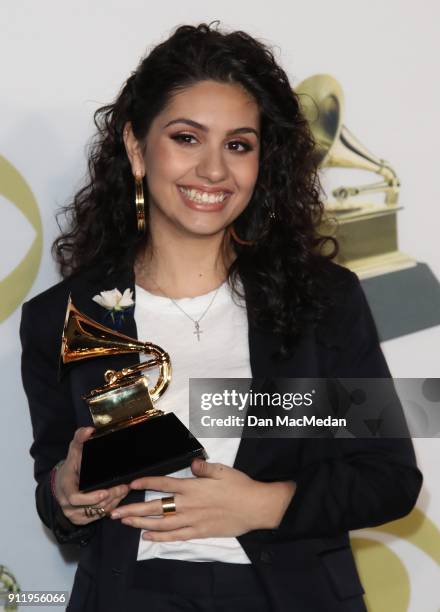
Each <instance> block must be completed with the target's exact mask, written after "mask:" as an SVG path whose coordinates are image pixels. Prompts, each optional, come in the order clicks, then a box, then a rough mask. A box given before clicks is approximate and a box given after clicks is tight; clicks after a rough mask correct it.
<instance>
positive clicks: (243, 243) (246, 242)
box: [229, 225, 257, 246]
mask: <svg viewBox="0 0 440 612" xmlns="http://www.w3.org/2000/svg"><path fill="white" fill-rule="evenodd" d="M229 233H230V235H231V238H232V239H233V240H234V241H235V242H236V243H237V244H240V245H241V246H254V245H255V244H256V243H257V241H256V240H243V239H242V238H239V237H238V236H237V232H236V231H235V229H234V226H233V225H230V226H229Z"/></svg>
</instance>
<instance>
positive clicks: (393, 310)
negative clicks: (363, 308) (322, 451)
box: [295, 74, 440, 341]
mask: <svg viewBox="0 0 440 612" xmlns="http://www.w3.org/2000/svg"><path fill="white" fill-rule="evenodd" d="M295 92H296V94H298V96H299V100H300V104H301V109H302V111H303V113H304V115H305V117H306V119H307V120H308V121H309V123H310V128H311V132H312V135H313V137H314V139H315V154H316V159H317V162H318V165H319V166H320V167H321V168H325V167H327V168H353V169H358V170H361V171H369V172H374V173H376V174H377V175H378V176H379V177H380V180H379V181H377V182H373V183H371V184H363V185H354V186H340V187H338V188H336V189H334V190H333V191H332V196H333V198H334V199H333V200H328V201H327V202H326V206H325V211H326V215H325V218H324V221H323V228H322V229H323V233H326V234H329V233H330V234H332V233H335V232H334V226H335V224H334V222H335V221H336V238H337V239H338V242H339V246H340V253H339V254H338V259H337V261H338V263H340V264H342V265H345V266H347V267H348V268H350V269H351V270H353V271H354V272H356V274H357V275H358V276H359V278H360V279H361V280H362V281H363V282H362V285H363V288H364V291H365V293H366V295H367V298H368V301H369V304H370V307H371V309H372V311H373V314H374V317H375V321H376V324H377V327H378V331H379V336H380V339H381V340H382V341H384V340H389V339H391V338H396V337H398V336H403V335H405V334H409V333H412V332H415V331H418V330H421V329H426V328H429V327H433V326H435V325H438V324H440V284H439V282H438V280H437V279H436V278H435V276H434V274H433V273H432V271H431V270H430V268H429V267H428V266H427V265H426V264H424V263H418V262H417V261H416V260H415V259H413V258H412V257H410V256H409V255H406V254H405V253H402V252H401V251H400V250H399V248H398V240H397V214H398V212H399V211H400V210H401V209H402V206H400V205H399V201H398V200H399V190H400V181H399V178H398V177H397V174H396V172H395V170H394V169H393V168H392V166H391V165H390V164H389V163H388V162H386V161H385V160H383V159H380V158H379V157H377V156H376V155H374V154H373V153H371V152H370V151H368V149H367V148H366V147H364V146H363V145H362V144H361V143H360V142H359V141H358V140H357V139H356V138H355V136H353V134H352V133H351V132H350V131H349V130H348V129H347V127H346V126H345V125H344V124H343V117H344V95H343V92H342V88H341V86H340V84H339V83H338V82H337V80H336V79H334V78H333V77H332V76H330V75H326V74H318V75H314V76H311V77H309V78H307V79H306V80H304V81H302V82H301V83H300V84H299V85H298V86H297V87H296V88H295ZM372 194H383V196H384V198H383V201H382V202H381V201H376V200H374V199H373V198H371V197H370V196H371V195H372ZM332 228H333V230H332Z"/></svg>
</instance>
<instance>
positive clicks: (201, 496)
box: [111, 459, 295, 542]
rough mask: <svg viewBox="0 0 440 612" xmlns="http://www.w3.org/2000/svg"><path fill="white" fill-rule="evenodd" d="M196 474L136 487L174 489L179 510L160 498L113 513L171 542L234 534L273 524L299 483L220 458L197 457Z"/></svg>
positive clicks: (159, 539) (166, 492)
mask: <svg viewBox="0 0 440 612" xmlns="http://www.w3.org/2000/svg"><path fill="white" fill-rule="evenodd" d="M191 470H192V473H193V474H194V475H195V476H196V477H197V478H173V477H170V476H151V477H145V478H138V479H137V480H135V481H133V482H132V483H131V485H130V487H131V488H132V489H149V490H153V491H163V492H164V497H167V496H170V495H174V502H175V504H176V512H175V513H173V514H165V515H163V513H162V501H161V499H155V500H152V501H149V502H142V503H138V504H128V505H126V506H120V507H119V508H117V509H116V510H114V511H113V512H112V513H111V517H112V518H114V519H119V518H120V519H122V522H123V523H124V524H125V525H130V526H132V527H137V528H141V529H146V530H147V531H146V532H145V533H144V534H143V538H144V539H145V540H152V541H155V542H171V541H176V540H190V539H194V538H210V537H234V536H239V535H241V534H243V533H246V532H247V531H252V530H254V529H275V528H276V527H278V525H279V523H280V521H281V519H282V517H283V514H284V512H285V510H286V508H287V506H288V505H289V502H290V500H291V499H292V496H293V494H294V492H295V483H294V482H292V481H285V482H284V481H283V482H260V481H257V480H253V479H252V478H250V477H249V476H247V474H245V473H244V472H240V471H239V470H236V469H234V468H231V467H228V466H226V465H223V464H221V463H208V462H207V461H203V460H201V459H195V460H194V461H193V463H192V465H191Z"/></svg>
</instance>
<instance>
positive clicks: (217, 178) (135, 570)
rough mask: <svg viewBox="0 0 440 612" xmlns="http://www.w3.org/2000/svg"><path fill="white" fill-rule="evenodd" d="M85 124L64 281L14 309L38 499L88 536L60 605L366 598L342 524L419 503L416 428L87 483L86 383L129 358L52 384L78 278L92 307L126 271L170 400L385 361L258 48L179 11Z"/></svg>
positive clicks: (280, 75)
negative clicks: (84, 168)
mask: <svg viewBox="0 0 440 612" xmlns="http://www.w3.org/2000/svg"><path fill="white" fill-rule="evenodd" d="M96 123H97V127H98V130H99V133H98V139H97V141H96V143H95V146H94V148H93V149H92V151H91V155H90V162H89V169H90V181H89V183H88V184H87V185H86V186H85V187H84V188H83V189H82V190H81V191H80V192H79V193H77V194H76V196H75V198H74V201H73V203H72V205H71V206H69V207H68V212H69V213H70V215H71V216H70V223H71V224H70V226H69V228H67V230H66V231H65V232H64V233H63V234H62V235H61V236H60V237H59V238H58V239H57V241H56V242H55V245H54V246H55V254H56V256H57V260H58V262H59V264H60V269H61V272H62V274H63V276H64V280H63V282H61V283H59V284H58V285H56V286H55V287H52V288H51V289H49V290H48V291H46V292H44V293H43V294H41V295H39V296H37V297H35V298H34V299H32V300H30V301H29V302H28V303H26V304H25V305H24V307H23V317H22V326H21V338H22V344H23V380H24V386H25V390H26V393H27V395H28V398H29V405H30V411H31V417H32V424H33V429H34V443H33V445H32V448H31V454H32V456H33V457H34V459H35V477H36V480H37V482H38V486H37V492H36V498H37V509H38V512H39V514H40V517H41V519H42V521H43V522H44V523H45V524H46V525H47V526H48V527H50V528H51V529H52V530H53V531H54V533H55V536H56V537H57V539H58V541H59V542H61V543H63V542H77V543H79V545H80V546H81V547H83V551H82V556H81V560H80V563H79V566H78V569H77V573H76V577H75V583H74V587H73V592H72V596H71V599H70V603H69V607H68V609H69V610H72V611H73V610H75V611H76V610H94V611H96V610H106V612H107V611H111V610H126V609H145V610H151V611H155V610H161V611H166V610H196V609H197V610H211V609H212V610H214V609H215V610H228V611H233V610H238V609H240V610H296V611H301V610H307V611H309V612H310V611H315V610H316V611H321V610H322V611H324V610H325V611H326V612H331V611H335V612H336V611H340V612H343V611H347V612H348V611H360V610H365V605H364V603H363V599H362V593H363V589H362V586H361V584H360V582H359V578H358V576H357V572H356V568H355V565H354V562H353V557H352V553H351V550H350V544H349V539H348V533H347V532H348V530H350V529H356V528H360V527H367V526H373V525H377V524H380V523H383V522H386V521H389V520H393V519H395V518H398V517H401V516H403V515H405V514H407V513H408V512H410V510H411V509H412V508H413V506H414V504H415V502H416V499H417V496H418V493H419V490H420V486H421V482H422V476H421V474H420V472H419V470H418V469H417V467H416V463H415V458H414V453H413V449H412V445H411V442H410V441H409V440H397V439H396V440H365V439H364V440H361V439H358V440H348V439H344V440H339V441H331V440H323V439H319V440H316V439H315V440H298V439H260V440H257V439H242V440H240V439H234V438H232V439H223V440H216V439H211V440H204V442H205V446H206V448H207V451H208V454H209V459H208V461H206V462H205V461H202V460H196V461H194V462H193V464H192V466H191V469H187V470H182V471H180V472H178V473H175V474H173V475H169V476H165V477H162V478H159V477H155V478H151V477H150V478H140V479H138V480H136V481H134V482H132V483H130V484H129V485H120V486H117V487H113V488H110V489H108V490H103V491H95V492H91V493H80V492H79V491H78V470H79V465H80V462H81V452H82V445H83V443H84V442H85V440H87V439H88V438H89V436H90V435H91V433H92V432H93V429H92V428H91V427H90V424H91V420H90V416H89V414H88V411H87V407H86V405H85V404H84V402H83V401H82V400H81V399H80V398H81V396H82V395H83V394H84V393H86V392H87V391H89V390H90V389H92V388H96V387H98V386H100V385H101V384H102V380H103V373H104V371H105V370H107V369H109V368H115V369H121V368H122V367H124V366H126V365H128V364H129V363H133V362H134V361H136V359H134V358H133V357H125V356H124V357H121V356H120V357H115V358H106V359H101V360H95V361H94V362H89V363H86V362H83V363H82V364H81V365H77V366H75V368H72V371H71V372H70V373H69V375H68V376H66V377H65V378H64V379H62V381H61V383H58V382H57V365H58V357H59V344H60V337H61V332H62V328H63V321H64V315H65V308H66V301H67V297H68V295H69V294H71V295H72V299H73V302H74V303H75V305H76V306H77V307H78V308H79V310H81V311H82V312H84V313H85V314H88V315H89V316H91V317H92V318H93V319H95V320H104V319H103V316H102V315H105V314H108V313H106V311H105V309H104V308H103V306H102V304H104V305H105V302H104V301H103V298H105V297H108V295H109V294H104V295H103V294H102V292H103V291H110V290H112V289H118V290H119V292H120V294H124V302H121V303H120V306H121V308H123V307H124V305H125V306H127V307H128V306H130V304H131V301H130V300H129V299H127V298H129V296H130V291H132V292H133V295H134V299H135V303H136V308H135V309H134V313H133V308H132V309H131V311H130V309H129V308H127V309H126V310H125V316H124V317H123V321H121V323H122V324H121V327H120V329H121V331H122V332H124V333H126V334H127V335H129V336H132V337H133V336H138V337H139V338H140V339H143V340H151V341H153V342H155V343H157V344H159V345H161V346H163V347H164V348H165V350H167V351H168V352H169V353H170V355H171V357H172V360H173V380H172V383H171V385H170V389H169V391H167V393H166V394H165V395H164V396H163V398H162V399H161V400H160V401H159V402H158V406H159V407H162V408H164V409H166V410H168V409H169V410H173V411H174V412H176V413H177V414H178V416H180V417H181V418H182V420H185V419H186V420H187V418H188V415H187V413H188V404H187V402H188V400H187V396H188V378H189V377H191V376H193V377H235V378H238V377H244V378H251V377H256V378H259V377H269V378H270V377H274V376H280V377H347V378H348V377H353V378H359V377H389V376H390V374H389V370H388V368H387V366H386V363H385V361H384V358H383V355H382V353H381V350H380V347H379V343H378V338H377V334H376V330H375V327H374V323H373V321H372V318H371V314H370V311H369V309H368V306H367V304H366V301H365V298H364V295H363V293H362V290H361V288H360V285H359V282H358V280H357V278H356V276H355V275H354V274H352V273H351V272H349V271H348V270H346V269H343V268H341V267H339V266H337V265H336V264H334V263H332V262H331V261H330V260H331V258H332V256H333V255H326V256H324V255H323V254H322V249H323V247H324V246H325V244H326V243H327V242H329V240H326V239H325V238H323V237H319V236H318V234H317V230H316V228H317V225H318V224H319V221H320V217H321V213H322V203H321V201H320V189H319V183H318V178H317V173H316V166H315V162H314V157H313V140H312V138H311V135H310V133H309V130H308V126H307V123H306V121H305V120H304V118H303V116H302V114H301V112H300V109H299V105H298V99H297V96H296V95H295V94H294V93H293V92H292V90H291V87H290V84H289V81H288V79H287V76H286V74H285V73H284V72H283V70H282V69H281V68H280V67H279V66H278V65H277V64H276V62H275V60H274V57H273V55H272V53H271V51H270V50H269V49H268V48H267V47H265V46H264V45H263V44H262V43H260V42H258V41H256V40H255V39H253V38H251V37H250V36H248V35H247V34H245V33H243V32H232V33H229V34H228V33H222V32H221V31H219V30H218V29H215V28H213V27H210V26H207V25H206V24H201V25H199V26H198V27H192V26H182V27H179V28H178V29H177V30H176V31H175V33H174V34H173V35H172V36H171V37H170V38H169V39H168V40H166V41H165V42H164V43H162V44H160V45H158V46H157V47H156V48H154V49H153V50H152V51H151V53H150V54H149V55H148V56H147V57H146V58H145V59H144V60H143V61H142V62H141V63H140V65H139V67H138V68H137V70H136V71H135V72H134V73H133V74H132V76H131V77H130V78H129V79H128V81H127V82H126V84H125V85H124V87H123V89H122V91H121V92H120V94H119V96H118V97H117V99H116V101H115V102H114V103H113V104H111V105H109V106H106V107H103V108H101V109H99V110H98V111H97V114H96ZM135 199H137V205H136V206H135ZM142 199H143V200H144V206H145V211H144V210H142V206H141V205H140V202H141V201H142ZM127 289H128V291H127ZM112 312H113V314H115V313H116V314H118V312H119V314H121V310H119V311H118V310H117V309H116V308H115V309H114V310H113V311H112ZM37 322H38V324H36V323H37ZM104 362H105V363H104ZM167 497H168V498H169V497H171V498H172V499H171V500H170V501H168V502H164V501H163V498H167ZM167 510H172V512H171V513H168V512H167Z"/></svg>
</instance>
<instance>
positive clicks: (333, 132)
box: [295, 74, 400, 208]
mask: <svg viewBox="0 0 440 612" xmlns="http://www.w3.org/2000/svg"><path fill="white" fill-rule="evenodd" d="M295 93H297V94H298V96H299V100H300V104H301V109H302V111H303V113H304V115H305V117H306V118H307V120H308V121H309V123H310V128H311V131H312V134H313V137H314V139H315V142H316V157H317V162H318V164H319V165H321V166H322V167H324V166H327V167H331V166H333V167H344V168H359V169H363V170H369V171H372V172H376V173H377V174H379V175H380V176H381V177H383V179H384V180H383V181H381V182H379V183H374V184H371V185H360V186H353V187H339V188H338V189H335V190H334V191H333V192H332V194H333V196H334V197H335V198H336V199H337V200H338V201H344V200H346V199H347V198H348V197H350V196H355V195H358V194H360V193H373V192H380V191H383V192H384V193H385V203H386V204H387V205H389V206H395V205H396V204H397V199H398V194H399V186H400V183H399V180H398V178H397V175H396V173H395V171H394V170H393V169H392V168H391V166H390V165H389V164H388V163H387V162H386V161H385V160H383V159H380V158H378V157H376V156H375V155H373V153H371V152H370V151H368V149H367V148H366V147H364V146H363V145H362V144H361V143H360V142H359V141H358V140H357V139H356V138H355V137H354V136H353V134H352V133H351V132H350V131H349V130H348V129H347V128H346V127H345V125H343V123H342V120H343V116H344V95H343V92H342V88H341V86H340V85H339V83H338V82H337V81H336V79H334V78H333V77H332V76H330V75H327V74H317V75H314V76H311V77H309V78H308V79H306V80H304V81H302V82H301V83H300V84H299V85H298V86H297V87H296V88H295ZM336 208H337V207H336Z"/></svg>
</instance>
